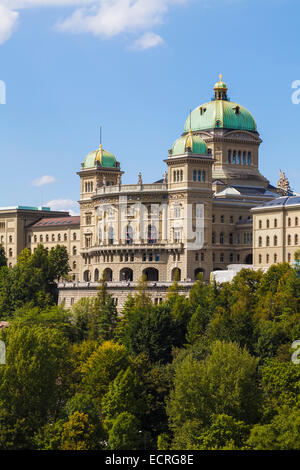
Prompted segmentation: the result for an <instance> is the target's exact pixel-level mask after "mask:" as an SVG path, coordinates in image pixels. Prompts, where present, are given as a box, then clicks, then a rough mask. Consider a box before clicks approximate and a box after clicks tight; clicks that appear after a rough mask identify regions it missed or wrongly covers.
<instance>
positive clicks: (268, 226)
mask: <svg viewBox="0 0 300 470" xmlns="http://www.w3.org/2000/svg"><path fill="white" fill-rule="evenodd" d="M267 228H270V221H269V219H267Z"/></svg>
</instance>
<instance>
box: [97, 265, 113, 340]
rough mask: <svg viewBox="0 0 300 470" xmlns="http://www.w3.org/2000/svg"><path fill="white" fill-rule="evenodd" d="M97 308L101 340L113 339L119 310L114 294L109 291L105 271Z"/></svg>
mask: <svg viewBox="0 0 300 470" xmlns="http://www.w3.org/2000/svg"><path fill="white" fill-rule="evenodd" d="M95 310H96V321H97V330H98V338H99V340H100V341H109V340H111V339H113V338H114V335H115V330H116V328H117V323H118V312H117V308H116V306H115V303H114V300H113V298H112V296H111V295H110V294H109V293H108V290H107V283H106V280H105V273H104V272H103V274H102V279H101V283H100V286H99V288H98V294H97V299H96V301H95Z"/></svg>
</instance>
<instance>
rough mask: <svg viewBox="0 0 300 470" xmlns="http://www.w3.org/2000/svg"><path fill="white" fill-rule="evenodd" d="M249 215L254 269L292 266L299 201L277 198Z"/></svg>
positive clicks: (299, 232) (299, 239)
mask: <svg viewBox="0 0 300 470" xmlns="http://www.w3.org/2000/svg"><path fill="white" fill-rule="evenodd" d="M252 214H253V238H254V243H253V254H254V266H255V267H259V268H269V267H270V266H271V265H272V264H274V263H283V262H287V263H291V264H292V263H293V261H294V255H295V253H296V251H298V250H299V249H300V197H297V196H289V197H280V198H278V199H276V200H274V201H272V202H270V203H268V204H265V205H263V206H259V207H256V208H254V209H253V210H252Z"/></svg>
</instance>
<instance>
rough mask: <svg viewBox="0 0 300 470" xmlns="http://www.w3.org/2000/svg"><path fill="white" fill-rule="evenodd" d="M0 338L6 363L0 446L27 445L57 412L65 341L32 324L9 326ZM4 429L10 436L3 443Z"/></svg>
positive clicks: (0, 392)
mask: <svg viewBox="0 0 300 470" xmlns="http://www.w3.org/2000/svg"><path fill="white" fill-rule="evenodd" d="M1 339H2V340H4V342H5V344H6V366H5V367H1V368H0V428H1V429H2V435H0V447H2V448H6V446H7V445H9V447H11V448H15V449H17V448H28V447H30V446H31V439H32V437H33V434H34V432H36V430H37V429H38V428H39V427H41V426H43V425H44V424H45V423H46V421H47V419H49V417H51V416H52V417H55V416H56V414H57V413H58V410H59V403H60V401H61V399H62V396H63V395H64V394H65V388H64V381H63V377H64V359H65V357H66V356H67V349H68V344H67V342H66V340H65V338H64V337H63V335H62V334H61V333H60V332H59V331H56V330H54V329H48V328H42V327H40V326H33V325H31V326H30V327H29V326H18V325H11V326H10V327H9V328H7V329H6V330H4V331H2V332H1ZM7 430H9V435H10V438H9V440H8V441H7V442H3V440H2V439H3V432H4V433H5V432H6V431H7ZM1 437H2V439H1Z"/></svg>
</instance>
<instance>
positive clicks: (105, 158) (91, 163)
mask: <svg viewBox="0 0 300 470" xmlns="http://www.w3.org/2000/svg"><path fill="white" fill-rule="evenodd" d="M97 164H99V165H101V166H102V167H105V168H115V167H116V166H117V161H116V157H115V156H114V155H113V154H112V153H110V152H108V151H107V150H104V149H103V148H102V145H101V146H100V148H99V149H98V150H94V151H93V152H90V153H89V154H88V155H87V156H86V158H85V161H84V168H95V167H97Z"/></svg>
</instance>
